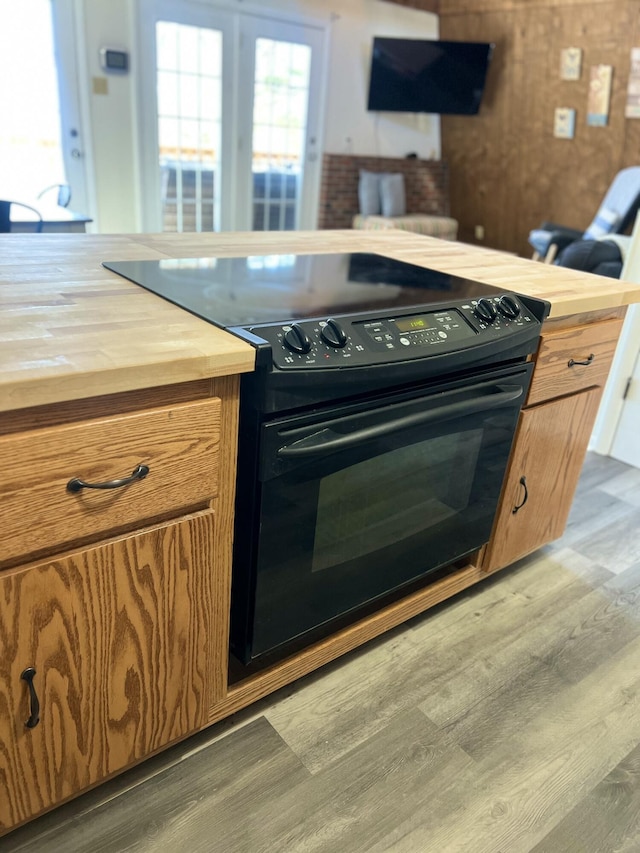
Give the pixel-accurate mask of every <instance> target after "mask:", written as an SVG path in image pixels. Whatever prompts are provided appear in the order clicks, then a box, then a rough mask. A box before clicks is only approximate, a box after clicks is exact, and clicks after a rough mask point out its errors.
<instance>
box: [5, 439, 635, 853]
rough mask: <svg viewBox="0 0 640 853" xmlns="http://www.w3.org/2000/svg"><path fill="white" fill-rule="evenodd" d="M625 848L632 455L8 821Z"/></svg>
mask: <svg viewBox="0 0 640 853" xmlns="http://www.w3.org/2000/svg"><path fill="white" fill-rule="evenodd" d="M27 850H29V851H33V850H37V851H38V853H58V851H60V853H85V851H87V853H88V851H91V853H94V851H95V853H123V851H131V853H163V851H171V853H182V851H189V853H200V852H202V853H209V851H211V853H281V851H282V853H284V851H286V852H287V853H289V851H291V852H292V853H295V852H296V851H299V853H356V852H357V853H388V852H389V851H391V853H414V851H415V853H431V852H432V851H433V853H449V851H451V853H482V851H486V853H518V851H523V853H524V851H527V853H528V851H535V853H565V851H567V853H569V851H570V852H571V853H609V851H610V852H611V853H613V851H629V853H631V851H640V470H637V469H634V468H630V467H629V466H626V465H623V464H622V463H619V462H616V461H615V460H612V459H608V458H605V457H600V456H596V455H592V454H590V455H589V456H588V457H587V461H586V463H585V467H584V470H583V473H582V477H581V480H580V485H579V488H578V493H577V495H576V500H575V503H574V507H573V510H572V513H571V517H570V520H569V525H568V527H567V531H566V533H565V535H564V536H563V538H562V539H560V540H559V541H558V542H556V543H554V544H553V545H550V546H547V547H546V548H543V549H541V551H539V552H537V553H536V554H534V555H532V556H530V557H528V558H526V559H525V560H522V561H521V562H520V563H518V564H517V565H516V566H513V567H511V568H510V569H508V570H506V571H504V572H498V573H497V574H496V575H495V576H493V577H491V578H489V579H488V580H487V581H485V582H483V583H482V584H479V585H477V586H475V587H472V588H471V589H469V590H466V591H465V592H463V593H461V594H459V595H458V596H456V597H455V598H454V599H452V600H450V601H447V602H444V603H443V604H441V605H439V606H438V607H436V608H434V609H432V610H431V611H429V612H427V613H425V614H422V615H421V616H419V617H416V618H415V619H413V620H411V621H410V622H408V623H406V624H405V625H403V626H401V627H399V628H397V629H395V630H394V631H391V632H390V633H388V634H386V635H385V636H384V637H381V638H379V639H377V640H375V641H373V642H371V643H369V644H368V645H367V646H366V647H364V648H362V649H358V650H357V651H355V652H353V653H351V654H349V655H347V656H345V657H344V658H342V659H341V660H339V661H336V662H334V663H332V664H330V665H328V666H326V667H324V668H323V669H322V670H320V671H319V672H316V673H313V674H312V675H310V676H308V677H307V678H304V679H301V680H300V681H299V682H297V683H296V684H294V685H290V686H289V687H287V688H283V689H282V690H280V691H279V692H278V693H276V694H274V695H272V696H270V697H268V698H267V699H264V700H262V701H260V702H258V703H257V704H256V705H254V706H253V707H251V708H248V709H246V710H245V711H243V712H241V713H239V714H236V715H235V716H234V717H233V718H231V719H229V720H225V721H223V722H221V723H219V724H217V725H216V726H213V727H212V728H211V729H209V730H207V731H205V732H202V733H200V734H198V735H196V736H194V737H192V738H190V739H189V740H187V741H185V742H183V743H181V744H179V745H177V746H175V747H173V748H171V749H169V750H167V751H165V752H164V753H162V754H160V755H158V756H155V757H154V758H152V759H150V760H148V761H147V762H145V763H144V764H142V765H140V766H139V767H136V768H134V769H133V770H131V771H129V772H127V773H125V774H123V775H121V776H120V777H117V778H116V779H113V780H111V781H110V782H108V783H106V784H104V785H102V786H101V787H99V788H97V789H96V790H94V791H92V792H89V793H88V794H85V795H84V796H82V797H79V798H77V799H76V800H74V801H73V802H71V803H68V804H66V805H64V806H62V807H60V808H58V809H56V810H55V811H53V812H51V813H50V814H48V815H44V816H43V817H41V818H39V819H38V820H36V821H33V822H32V823H31V824H29V825H27V826H26V827H23V828H21V829H19V830H16V831H15V832H13V833H11V834H10V835H8V836H6V837H5V838H3V839H0V851H1V852H2V853H4V851H11V853H23V852H24V851H27Z"/></svg>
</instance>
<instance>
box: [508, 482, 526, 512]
mask: <svg viewBox="0 0 640 853" xmlns="http://www.w3.org/2000/svg"><path fill="white" fill-rule="evenodd" d="M520 485H521V486H522V488H523V489H524V497H523V498H522V503H519V504H516V505H515V506H514V508H513V509H512V510H511V512H512V513H513V514H514V515H515V514H516V513H517V512H518V510H519V509H522V507H523V506H524V505H525V504H526V502H527V501H528V500H529V489H528V488H527V478H526V477H520Z"/></svg>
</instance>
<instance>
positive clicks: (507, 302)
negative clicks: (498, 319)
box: [498, 296, 520, 320]
mask: <svg viewBox="0 0 640 853" xmlns="http://www.w3.org/2000/svg"><path fill="white" fill-rule="evenodd" d="M498 311H499V312H500V313H501V314H502V316H503V317H507V318H508V319H509V320H515V318H516V317H517V316H518V315H519V314H520V306H519V305H518V303H517V302H516V300H515V299H514V298H513V296H501V297H500V299H498Z"/></svg>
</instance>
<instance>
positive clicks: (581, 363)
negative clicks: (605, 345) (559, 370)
mask: <svg viewBox="0 0 640 853" xmlns="http://www.w3.org/2000/svg"><path fill="white" fill-rule="evenodd" d="M595 357H596V356H595V353H591V355H590V356H589V358H587V359H585V361H576V360H575V358H571V359H569V363H568V364H567V367H573V365H574V364H580V365H582V366H583V367H587V366H588V365H590V364H591V362H592V361H593V359H594V358H595Z"/></svg>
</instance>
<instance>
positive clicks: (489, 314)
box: [473, 297, 497, 323]
mask: <svg viewBox="0 0 640 853" xmlns="http://www.w3.org/2000/svg"><path fill="white" fill-rule="evenodd" d="M473 313H474V314H475V315H476V317H477V318H478V319H479V320H482V321H483V322H484V323H493V321H494V320H495V319H496V313H497V312H496V308H495V305H494V304H493V302H492V301H491V300H490V299H485V298H484V297H483V298H482V299H478V303H477V305H476V307H475V308H474V309H473Z"/></svg>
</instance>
